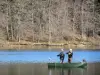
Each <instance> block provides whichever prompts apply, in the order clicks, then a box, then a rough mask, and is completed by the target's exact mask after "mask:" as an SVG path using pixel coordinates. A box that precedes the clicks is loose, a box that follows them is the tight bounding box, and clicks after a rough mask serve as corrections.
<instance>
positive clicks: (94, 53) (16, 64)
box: [0, 50, 100, 75]
mask: <svg viewBox="0 0 100 75" xmlns="http://www.w3.org/2000/svg"><path fill="white" fill-rule="evenodd" d="M59 52H60V50H51V51H48V50H42V51H40V50H35V51H33V50H30V51H27V50H25V51H19V50H18V51H16V50H15V51H3V50H2V51H0V75H100V71H99V70H100V50H75V51H73V52H74V55H73V61H72V62H81V61H82V60H83V59H86V61H87V62H88V65H87V68H86V69H83V68H73V69H57V68H54V69H48V66H47V62H59V58H58V57H57V56H56V55H57V54H58V53H59ZM66 52H67V50H66V51H65V53H66ZM49 58H50V59H51V60H49ZM64 62H65V63H66V62H67V55H66V56H65V60H64Z"/></svg>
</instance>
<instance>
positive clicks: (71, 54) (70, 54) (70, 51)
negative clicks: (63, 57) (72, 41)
mask: <svg viewBox="0 0 100 75" xmlns="http://www.w3.org/2000/svg"><path fill="white" fill-rule="evenodd" d="M66 54H68V63H71V61H72V57H73V51H72V49H70V50H69V52H67V53H66Z"/></svg>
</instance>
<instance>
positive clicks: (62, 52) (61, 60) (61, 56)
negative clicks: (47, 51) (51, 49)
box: [57, 49, 65, 63]
mask: <svg viewBox="0 0 100 75" xmlns="http://www.w3.org/2000/svg"><path fill="white" fill-rule="evenodd" d="M57 56H59V57H60V63H63V62H64V58H65V54H64V50H63V49H61V52H60V53H59V54H58V55H57Z"/></svg>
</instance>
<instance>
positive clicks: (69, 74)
mask: <svg viewBox="0 0 100 75" xmlns="http://www.w3.org/2000/svg"><path fill="white" fill-rule="evenodd" d="M84 71H86V70H85V69H81V68H74V69H63V68H61V69H49V75H85V74H84Z"/></svg>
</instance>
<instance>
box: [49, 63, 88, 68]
mask: <svg viewBox="0 0 100 75" xmlns="http://www.w3.org/2000/svg"><path fill="white" fill-rule="evenodd" d="M86 66H87V63H48V68H84V67H86Z"/></svg>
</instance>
